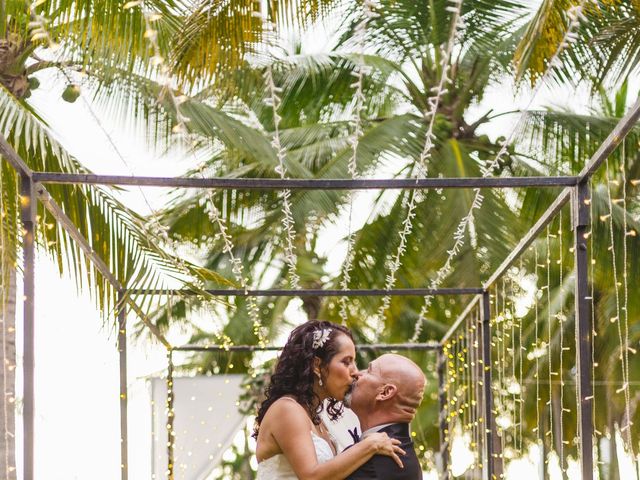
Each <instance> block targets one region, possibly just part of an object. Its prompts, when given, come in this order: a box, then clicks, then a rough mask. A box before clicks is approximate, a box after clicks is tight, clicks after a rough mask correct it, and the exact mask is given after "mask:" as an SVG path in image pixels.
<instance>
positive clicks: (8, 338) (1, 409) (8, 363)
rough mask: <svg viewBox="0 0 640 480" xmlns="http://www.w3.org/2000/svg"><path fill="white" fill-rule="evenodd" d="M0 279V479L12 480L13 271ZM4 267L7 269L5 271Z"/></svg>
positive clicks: (14, 277) (13, 472)
mask: <svg viewBox="0 0 640 480" xmlns="http://www.w3.org/2000/svg"><path fill="white" fill-rule="evenodd" d="M3 267H4V268H5V269H6V270H7V271H4V272H2V273H1V275H2V276H3V282H2V283H3V285H2V287H3V288H2V289H3V295H2V299H1V302H0V303H1V304H2V305H1V308H0V327H1V328H0V332H1V335H2V338H1V345H0V346H1V348H0V362H2V367H3V368H2V369H0V431H2V435H0V475H1V476H2V478H6V479H7V480H16V458H15V452H16V448H15V433H16V417H15V396H16V391H15V379H16V378H15V373H16V371H15V366H16V337H15V331H16V328H15V325H16V269H15V268H13V267H12V266H9V267H8V265H7V264H6V262H5V265H3ZM7 267H8V268H7Z"/></svg>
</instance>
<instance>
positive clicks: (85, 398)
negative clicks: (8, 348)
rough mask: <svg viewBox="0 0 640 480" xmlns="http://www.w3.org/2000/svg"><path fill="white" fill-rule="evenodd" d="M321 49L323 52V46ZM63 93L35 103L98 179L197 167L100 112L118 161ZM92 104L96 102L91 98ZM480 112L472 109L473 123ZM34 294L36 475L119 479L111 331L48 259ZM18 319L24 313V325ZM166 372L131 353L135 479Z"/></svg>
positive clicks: (337, 257) (514, 103)
mask: <svg viewBox="0 0 640 480" xmlns="http://www.w3.org/2000/svg"><path fill="white" fill-rule="evenodd" d="M317 47H318V49H321V48H322V45H319V44H318V45H317ZM63 89H64V84H63V83H62V82H51V81H47V80H43V81H42V82H41V87H40V88H39V89H38V90H36V91H34V92H33V96H32V98H31V99H30V103H32V104H33V105H35V106H36V108H37V110H38V112H40V113H42V114H44V116H45V119H46V120H47V121H48V122H50V124H51V127H52V129H53V130H54V131H55V132H56V133H57V134H58V135H59V138H60V141H61V142H62V144H63V145H64V146H65V147H66V148H67V149H68V150H69V151H70V152H71V153H72V154H74V155H75V156H76V157H77V158H78V159H79V160H80V161H81V162H82V163H83V164H84V165H85V166H87V167H88V168H90V169H91V170H93V171H95V172H97V173H109V174H123V175H130V174H135V175H153V176H175V175H179V174H180V173H181V172H182V171H184V170H186V169H187V168H188V167H189V166H190V165H189V163H188V161H185V160H180V159H179V158H176V157H170V158H162V157H159V156H157V155H154V154H153V153H152V152H149V151H148V150H147V149H146V147H145V145H144V142H143V141H141V140H140V139H139V138H137V137H136V136H135V135H133V134H132V133H131V132H130V131H125V130H123V129H122V128H120V127H119V126H118V125H116V124H114V122H113V121H111V120H110V119H109V118H104V115H101V114H100V113H99V115H100V116H101V117H102V119H101V121H102V122H103V124H104V127H105V129H106V131H107V132H108V133H109V135H111V136H112V138H113V139H114V141H115V143H116V145H117V147H118V151H119V154H118V153H117V152H115V151H114V149H113V147H112V146H111V145H110V144H109V142H108V141H107V139H106V136H105V132H104V131H102V129H101V128H100V126H99V125H98V124H97V123H96V121H95V120H94V118H93V117H92V115H90V114H89V112H88V109H87V106H86V105H85V103H84V101H83V100H82V99H79V100H78V101H77V102H76V103H75V104H69V103H66V102H64V101H62V100H61V98H60V95H61V93H62V90H63ZM510 90H511V88H510V86H501V87H496V88H494V89H492V91H490V92H488V94H487V96H486V98H485V101H484V102H483V106H482V108H477V109H475V111H477V112H478V114H480V112H484V108H486V106H487V105H491V106H492V107H493V108H494V109H495V111H496V112H499V111H506V110H513V109H515V108H518V107H522V106H524V105H526V104H527V103H528V94H526V93H525V94H524V95H522V96H519V97H517V98H513V97H512V96H511V95H509V94H508V93H507V94H505V92H508V91H510ZM585 98H586V97H585V93H584V92H577V93H575V92H569V91H566V90H565V91H562V92H555V93H554V92H550V91H549V90H547V89H543V91H542V92H540V94H539V95H538V97H537V99H536V101H535V103H534V106H540V105H549V104H553V105H562V106H573V107H576V106H582V109H584V105H585ZM85 99H86V101H87V102H90V99H89V98H86V97H85ZM96 110H98V109H97V108H96ZM473 112H474V109H472V115H471V117H472V118H473V116H474V114H473ZM515 121H516V118H515V117H514V116H505V117H503V118H501V119H500V122H499V123H498V122H494V123H492V131H490V132H486V133H488V134H489V135H491V136H495V134H496V133H498V132H499V133H501V134H504V132H505V131H508V130H509V129H510V126H511V125H512V124H513V123H514V122H515ZM120 155H122V156H123V157H124V159H125V162H126V165H125V164H124V163H123V161H122V160H121V159H120ZM145 194H146V196H147V198H148V200H149V201H150V202H151V203H152V204H153V205H155V206H156V208H157V206H159V205H161V204H162V202H163V199H162V194H163V192H162V191H161V190H160V189H157V188H156V189H154V188H148V189H147V190H146V191H145ZM125 198H126V201H127V202H128V204H129V205H130V206H131V207H133V208H136V209H139V210H140V211H142V212H145V211H147V210H148V209H147V208H146V206H145V202H144V201H143V200H141V197H140V194H139V193H138V192H136V191H134V192H133V193H131V194H130V195H127V196H126V197H125ZM345 234H346V231H345V230H339V229H336V231H331V232H327V238H329V237H330V238H331V241H325V243H324V246H323V250H324V251H325V252H326V253H327V254H328V257H329V258H332V259H334V260H332V263H333V265H332V266H331V267H332V268H335V269H337V268H339V265H340V263H341V261H342V258H343V256H344V247H343V245H340V244H336V243H335V241H334V239H335V238H340V237H342V236H344V235H345ZM36 292H37V293H36V298H37V300H36V319H37V323H36V354H35V355H36V409H37V418H36V438H37V444H36V461H37V464H36V472H37V476H38V477H39V478H47V480H72V479H88V478H91V479H92V480H103V479H104V480H107V479H109V480H112V479H114V478H119V473H118V472H119V442H118V436H119V410H118V364H117V352H116V348H115V339H114V337H113V333H112V331H111V328H103V326H102V324H101V320H100V315H99V313H98V312H97V311H96V309H95V307H94V305H93V302H92V301H91V300H90V299H89V298H88V295H87V294H86V293H81V294H80V295H78V294H77V292H76V291H75V287H74V286H73V284H72V282H71V281H70V280H69V279H67V278H64V279H59V277H58V275H57V272H56V271H55V268H54V267H53V266H52V264H51V262H49V261H48V260H47V259H46V258H39V260H38V265H37V271H36ZM18 298H21V295H19V297H18ZM20 315H21V311H18V317H17V318H18V324H20V318H21V317H20ZM19 348H20V346H19ZM164 368H165V356H164V351H163V349H161V348H151V347H149V346H141V345H138V347H137V348H135V349H134V348H130V349H129V378H130V388H131V391H132V392H131V393H132V396H133V397H136V398H134V399H132V403H133V405H132V413H131V414H130V435H131V439H130V445H131V448H130V463H131V465H130V471H131V476H130V478H134V479H139V478H140V479H141V478H148V472H149V466H150V459H148V458H146V455H148V451H145V448H146V447H147V446H148V443H147V442H148V437H147V436H148V432H149V430H148V428H149V423H150V422H149V419H148V418H147V417H146V413H145V406H144V405H142V404H141V403H143V402H141V401H140V400H138V399H142V398H143V397H144V390H145V389H144V383H143V382H142V381H141V380H137V379H140V378H142V377H144V376H146V375H148V374H150V373H152V372H157V371H160V370H162V369H164ZM136 394H137V395H136ZM136 402H137V403H136ZM138 447H142V448H138ZM523 468H524V467H523ZM521 473H522V470H521V471H520V473H519V474H520V475H521Z"/></svg>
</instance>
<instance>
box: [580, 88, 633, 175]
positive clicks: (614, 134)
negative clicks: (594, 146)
mask: <svg viewBox="0 0 640 480" xmlns="http://www.w3.org/2000/svg"><path fill="white" fill-rule="evenodd" d="M639 118H640V97H639V98H638V100H636V103H635V104H634V105H633V106H632V107H631V108H630V109H629V110H628V111H627V113H626V115H625V116H624V117H622V119H621V120H620V121H619V122H618V124H617V125H616V126H615V127H614V129H613V130H612V131H611V133H610V134H609V136H608V137H607V138H606V139H605V141H604V142H602V144H601V145H600V148H598V150H597V151H596V153H594V154H593V156H592V157H591V159H590V160H589V161H588V162H587V164H586V165H585V167H584V168H583V169H582V171H581V172H580V174H579V175H578V182H577V183H582V182H583V181H584V180H587V179H588V178H589V177H591V175H593V174H594V172H595V171H596V170H597V169H598V167H600V165H602V162H604V161H605V160H606V159H607V157H608V156H609V155H611V153H612V152H613V151H614V150H615V149H616V148H617V147H618V145H619V144H620V142H621V141H622V140H623V139H624V138H625V137H626V136H627V134H628V133H629V131H630V130H631V129H632V128H633V127H634V126H635V124H636V123H637V122H638V119H639Z"/></svg>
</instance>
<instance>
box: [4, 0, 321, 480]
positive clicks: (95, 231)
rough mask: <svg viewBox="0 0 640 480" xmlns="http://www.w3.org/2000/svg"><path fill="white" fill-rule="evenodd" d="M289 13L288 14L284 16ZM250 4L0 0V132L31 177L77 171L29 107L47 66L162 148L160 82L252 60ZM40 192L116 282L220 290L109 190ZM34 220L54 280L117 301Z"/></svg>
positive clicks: (59, 238) (8, 307) (74, 251)
mask: <svg viewBox="0 0 640 480" xmlns="http://www.w3.org/2000/svg"><path fill="white" fill-rule="evenodd" d="M298 7H300V10H296V8H298ZM253 8H254V2H250V1H245V2H229V3H228V4H226V5H225V6H222V7H215V6H211V4H210V2H201V3H200V4H199V5H194V3H193V2H186V1H180V0H172V1H168V2H167V1H157V0H150V1H144V2H143V1H135V0H134V1H131V2H126V3H125V2H119V1H118V2H111V1H106V2H105V1H102V2H83V3H82V5H79V4H78V3H77V2H73V1H67V0H61V1H44V2H33V3H30V2H28V1H24V0H0V133H2V135H4V137H6V139H7V140H8V142H9V144H10V145H11V146H12V147H13V149H15V150H16V151H17V152H18V154H19V155H20V156H21V157H22V158H23V159H24V160H25V162H26V163H27V164H28V165H29V166H30V167H31V168H33V169H36V170H47V171H57V172H73V173H82V172H86V169H85V168H84V167H83V166H82V165H81V163H80V162H79V161H78V160H77V159H75V158H73V157H72V156H71V155H69V154H68V153H67V151H66V150H65V148H64V146H63V145H60V144H59V143H58V142H57V140H55V136H54V133H53V132H51V131H50V130H49V128H48V126H47V125H46V124H45V123H44V122H43V121H42V118H41V117H40V115H39V114H38V112H37V111H35V110H34V108H33V107H32V106H31V105H29V101H28V98H29V96H30V93H31V90H33V89H35V88H37V87H38V85H39V83H40V81H47V82H50V81H52V78H54V77H52V76H48V77H42V76H41V75H40V72H43V71H45V70H51V69H54V70H56V71H58V72H59V73H60V74H61V77H63V78H64V83H65V84H66V88H65V90H64V93H63V95H62V97H63V99H64V100H66V101H69V102H73V101H76V100H77V98H78V97H79V95H80V93H81V88H87V87H88V88H87V89H88V90H92V91H93V92H94V95H95V97H94V98H95V100H96V101H97V102H102V103H103V104H105V105H106V106H107V107H108V110H109V111H110V112H111V113H114V112H117V113H119V114H122V115H123V117H124V118H125V119H126V120H127V121H128V122H130V121H131V120H132V119H133V120H134V123H135V121H136V120H137V121H138V123H139V124H140V125H141V126H142V127H143V128H144V129H146V130H148V132H149V133H150V136H149V137H150V139H151V141H152V143H154V144H156V145H158V146H162V145H167V144H171V143H173V140H174V138H173V137H172V136H171V133H170V132H171V131H172V128H175V127H176V125H175V124H172V123H171V121H170V119H168V118H167V115H166V112H165V111H164V110H163V109H162V108H159V103H161V102H158V99H163V98H165V99H166V98H167V97H173V96H175V95H178V93H179V92H177V91H176V92H175V93H174V91H173V86H171V85H170V84H169V78H170V77H171V78H172V79H173V80H174V81H176V82H177V83H178V84H179V85H181V86H182V88H184V89H187V90H188V89H189V88H192V87H193V86H194V85H195V84H197V83H198V82H202V81H212V80H213V81H217V77H218V75H219V74H220V73H221V72H224V71H226V70H228V69H229V68H231V67H234V66H235V65H237V64H238V63H239V62H240V61H241V60H242V58H243V57H244V56H245V55H246V54H247V53H252V52H254V50H255V47H256V46H257V45H258V43H259V41H260V40H261V38H262V35H263V31H262V30H263V26H264V22H263V21H262V20H260V19H259V18H257V17H256V15H255V14H254V12H253ZM331 8H332V2H330V1H322V0H305V1H303V2H296V5H293V4H291V3H290V2H288V1H283V2H273V3H270V4H269V8H268V11H267V12H266V14H267V17H268V18H269V19H270V21H271V22H273V23H275V24H276V25H278V26H284V25H286V26H288V27H292V26H293V27H295V26H300V25H305V24H306V22H308V21H310V20H314V19H316V18H318V17H319V16H321V15H325V14H326V13H327V12H328V11H330V10H331ZM214 46H219V48H213V47H214ZM163 56H166V57H167V59H166V61H163ZM158 78H161V79H162V81H160V82H159V81H158ZM56 81H58V80H56ZM81 84H82V85H81ZM181 121H183V120H180V121H179V122H177V123H178V124H179V123H180V122H181ZM0 173H1V178H0V180H1V181H0V185H1V194H0V198H1V199H2V208H1V209H0V210H1V213H2V217H1V225H2V232H1V235H0V238H1V239H2V262H1V278H2V286H3V288H2V290H1V291H2V294H1V297H0V303H1V305H2V317H1V318H0V320H2V322H3V345H4V346H5V349H3V357H2V358H1V359H0V361H2V364H3V365H5V366H9V370H7V369H6V368H5V369H3V371H2V374H1V375H2V382H0V383H2V385H3V387H4V388H3V395H1V396H0V407H2V408H0V411H2V412H4V413H3V415H5V414H6V415H7V417H6V418H5V417H3V418H1V419H0V422H2V424H3V425H5V426H6V429H5V434H4V435H3V442H5V443H3V449H4V450H3V451H4V452H8V453H7V455H1V457H2V460H1V461H0V462H1V464H0V470H1V471H2V472H3V473H6V475H7V478H14V477H15V472H14V471H11V470H10V469H11V468H12V465H13V463H14V461H13V459H12V458H11V455H13V452H14V446H13V434H14V427H13V423H14V422H13V417H12V415H13V406H12V405H7V403H6V402H5V401H6V400H9V401H13V398H14V397H15V394H14V392H13V388H14V387H13V382H14V380H13V370H12V368H13V366H14V365H15V363H16V362H15V352H14V349H13V345H14V333H13V332H14V331H15V329H14V327H13V325H14V323H15V318H14V316H15V314H14V305H15V279H16V266H17V260H18V258H19V249H20V237H19V235H18V233H19V231H20V229H19V223H18V210H19V204H18V198H19V197H18V192H19V189H18V177H17V176H16V174H15V172H14V171H13V170H12V169H10V168H9V166H8V165H6V164H5V163H4V162H2V164H1V165H0ZM49 191H50V193H51V195H52V198H53V199H54V200H55V201H56V202H58V203H59V204H60V205H61V206H62V208H63V209H64V211H65V213H66V214H67V215H68V216H69V217H70V218H71V219H72V221H74V223H75V224H76V226H77V227H78V228H79V230H80V231H81V232H82V233H83V234H84V235H85V236H86V237H87V238H88V239H89V243H90V244H91V247H92V248H93V249H94V250H95V251H96V253H97V255H99V256H100V257H101V258H102V259H103V260H104V261H105V262H106V264H107V265H108V266H109V267H110V269H111V271H112V272H114V274H115V275H116V277H117V278H118V280H119V281H120V282H121V283H122V284H123V285H126V286H127V287H129V288H132V287H135V286H136V285H137V286H143V287H148V288H153V287H154V286H155V287H159V286H163V285H169V284H170V283H171V282H175V281H176V280H178V281H179V282H180V283H182V284H184V283H185V282H189V281H190V280H192V279H195V278H198V279H199V280H198V282H201V281H203V279H214V280H215V281H218V282H221V283H224V282H225V280H224V279H223V278H222V277H219V276H217V275H216V274H214V273H212V272H206V271H204V270H203V269H200V268H197V267H194V266H193V265H191V264H189V263H188V262H184V261H181V260H180V261H179V260H178V259H177V257H175V256H174V255H175V253H176V252H174V251H171V253H167V252H165V250H163V248H164V247H166V246H167V245H166V243H167V242H166V239H165V238H164V237H163V235H162V234H161V232H162V229H159V228H157V221H155V220H153V219H152V221H151V223H150V224H149V223H148V219H143V218H141V217H140V216H139V215H138V214H136V213H135V212H133V211H131V210H129V209H128V208H126V207H125V206H124V205H123V204H122V203H120V202H119V201H118V200H117V199H116V198H115V197H114V196H113V194H112V191H111V190H108V189H103V188H94V187H75V186H72V187H69V186H55V187H50V188H49ZM38 218H39V224H38V239H37V240H38V242H39V244H40V245H41V246H43V248H44V249H45V250H46V251H48V252H49V253H50V254H52V255H53V257H54V258H55V259H56V262H57V263H58V265H59V267H60V271H61V272H62V271H63V270H67V271H69V272H72V273H73V274H74V275H75V278H76V281H77V282H78V285H83V284H86V285H88V287H89V288H90V290H92V291H93V292H94V294H95V298H96V301H97V303H98V305H99V307H100V308H101V310H102V312H103V313H104V314H105V316H110V313H111V310H112V308H113V306H114V305H115V295H116V293H117V292H115V291H114V289H113V286H112V285H110V284H109V283H108V282H106V281H105V279H104V278H102V276H101V275H100V273H99V272H98V271H96V270H95V269H94V268H93V267H92V266H91V265H89V264H87V265H86V266H82V265H81V262H80V250H79V249H78V248H77V246H76V245H75V244H74V243H73V241H72V240H71V239H69V237H68V236H67V235H66V234H65V232H64V231H63V230H62V229H61V228H60V227H59V226H58V225H57V223H56V221H55V219H53V218H50V216H48V215H47V214H46V213H45V212H43V211H39V217H38ZM149 225H150V226H149ZM169 250H171V249H169ZM167 282H169V283H167ZM193 286H194V285H192V287H193ZM139 300H141V301H144V300H145V299H139ZM161 326H162V325H161ZM5 459H6V461H5ZM5 463H6V465H5Z"/></svg>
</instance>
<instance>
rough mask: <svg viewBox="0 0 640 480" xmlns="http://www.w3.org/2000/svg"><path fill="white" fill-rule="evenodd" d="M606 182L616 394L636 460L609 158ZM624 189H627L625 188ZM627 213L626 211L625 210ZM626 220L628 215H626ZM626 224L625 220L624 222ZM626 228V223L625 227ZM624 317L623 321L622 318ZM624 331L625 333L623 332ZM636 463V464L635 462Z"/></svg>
mask: <svg viewBox="0 0 640 480" xmlns="http://www.w3.org/2000/svg"><path fill="white" fill-rule="evenodd" d="M605 181H606V186H607V205H608V207H609V213H608V214H607V215H606V216H605V218H604V219H602V218H601V221H603V222H606V223H607V224H608V227H609V228H608V233H609V251H610V252H611V266H612V273H613V289H614V294H615V295H614V298H615V316H614V317H612V318H610V319H609V321H610V323H615V324H616V330H617V333H618V342H619V344H620V355H619V360H620V369H621V374H622V386H621V387H620V388H619V389H617V390H616V393H623V394H624V406H625V416H626V422H627V423H626V424H625V425H622V426H621V427H620V432H621V434H622V435H624V436H625V437H626V443H627V447H628V448H629V450H630V454H631V458H632V459H634V458H635V455H634V453H633V452H634V448H633V443H632V436H631V425H632V420H631V405H630V404H631V398H630V397H631V395H630V392H629V364H628V363H627V362H628V360H629V355H628V349H629V337H628V335H629V334H628V328H629V327H628V323H626V322H625V325H624V326H623V325H621V323H623V322H624V320H626V318H627V317H626V312H625V315H624V316H623V315H621V312H620V310H621V308H620V303H621V302H620V286H621V284H620V283H619V281H618V266H617V252H616V247H615V235H614V230H613V198H612V193H611V184H612V183H614V182H613V180H611V178H610V175H609V159H608V158H607V160H606V162H605ZM623 188H625V187H624V186H623ZM625 201H626V198H625ZM625 211H626V209H625ZM624 216H625V218H626V214H625V215H624ZM623 222H624V220H623ZM624 226H625V227H626V223H625V225H624ZM623 235H624V237H623V238H624V242H623V243H624V245H625V247H626V237H627V235H626V228H624V234H623ZM624 256H626V254H624ZM621 316H622V317H623V320H622V321H621V318H620V317H621ZM623 330H624V331H623ZM634 463H635V462H634Z"/></svg>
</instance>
